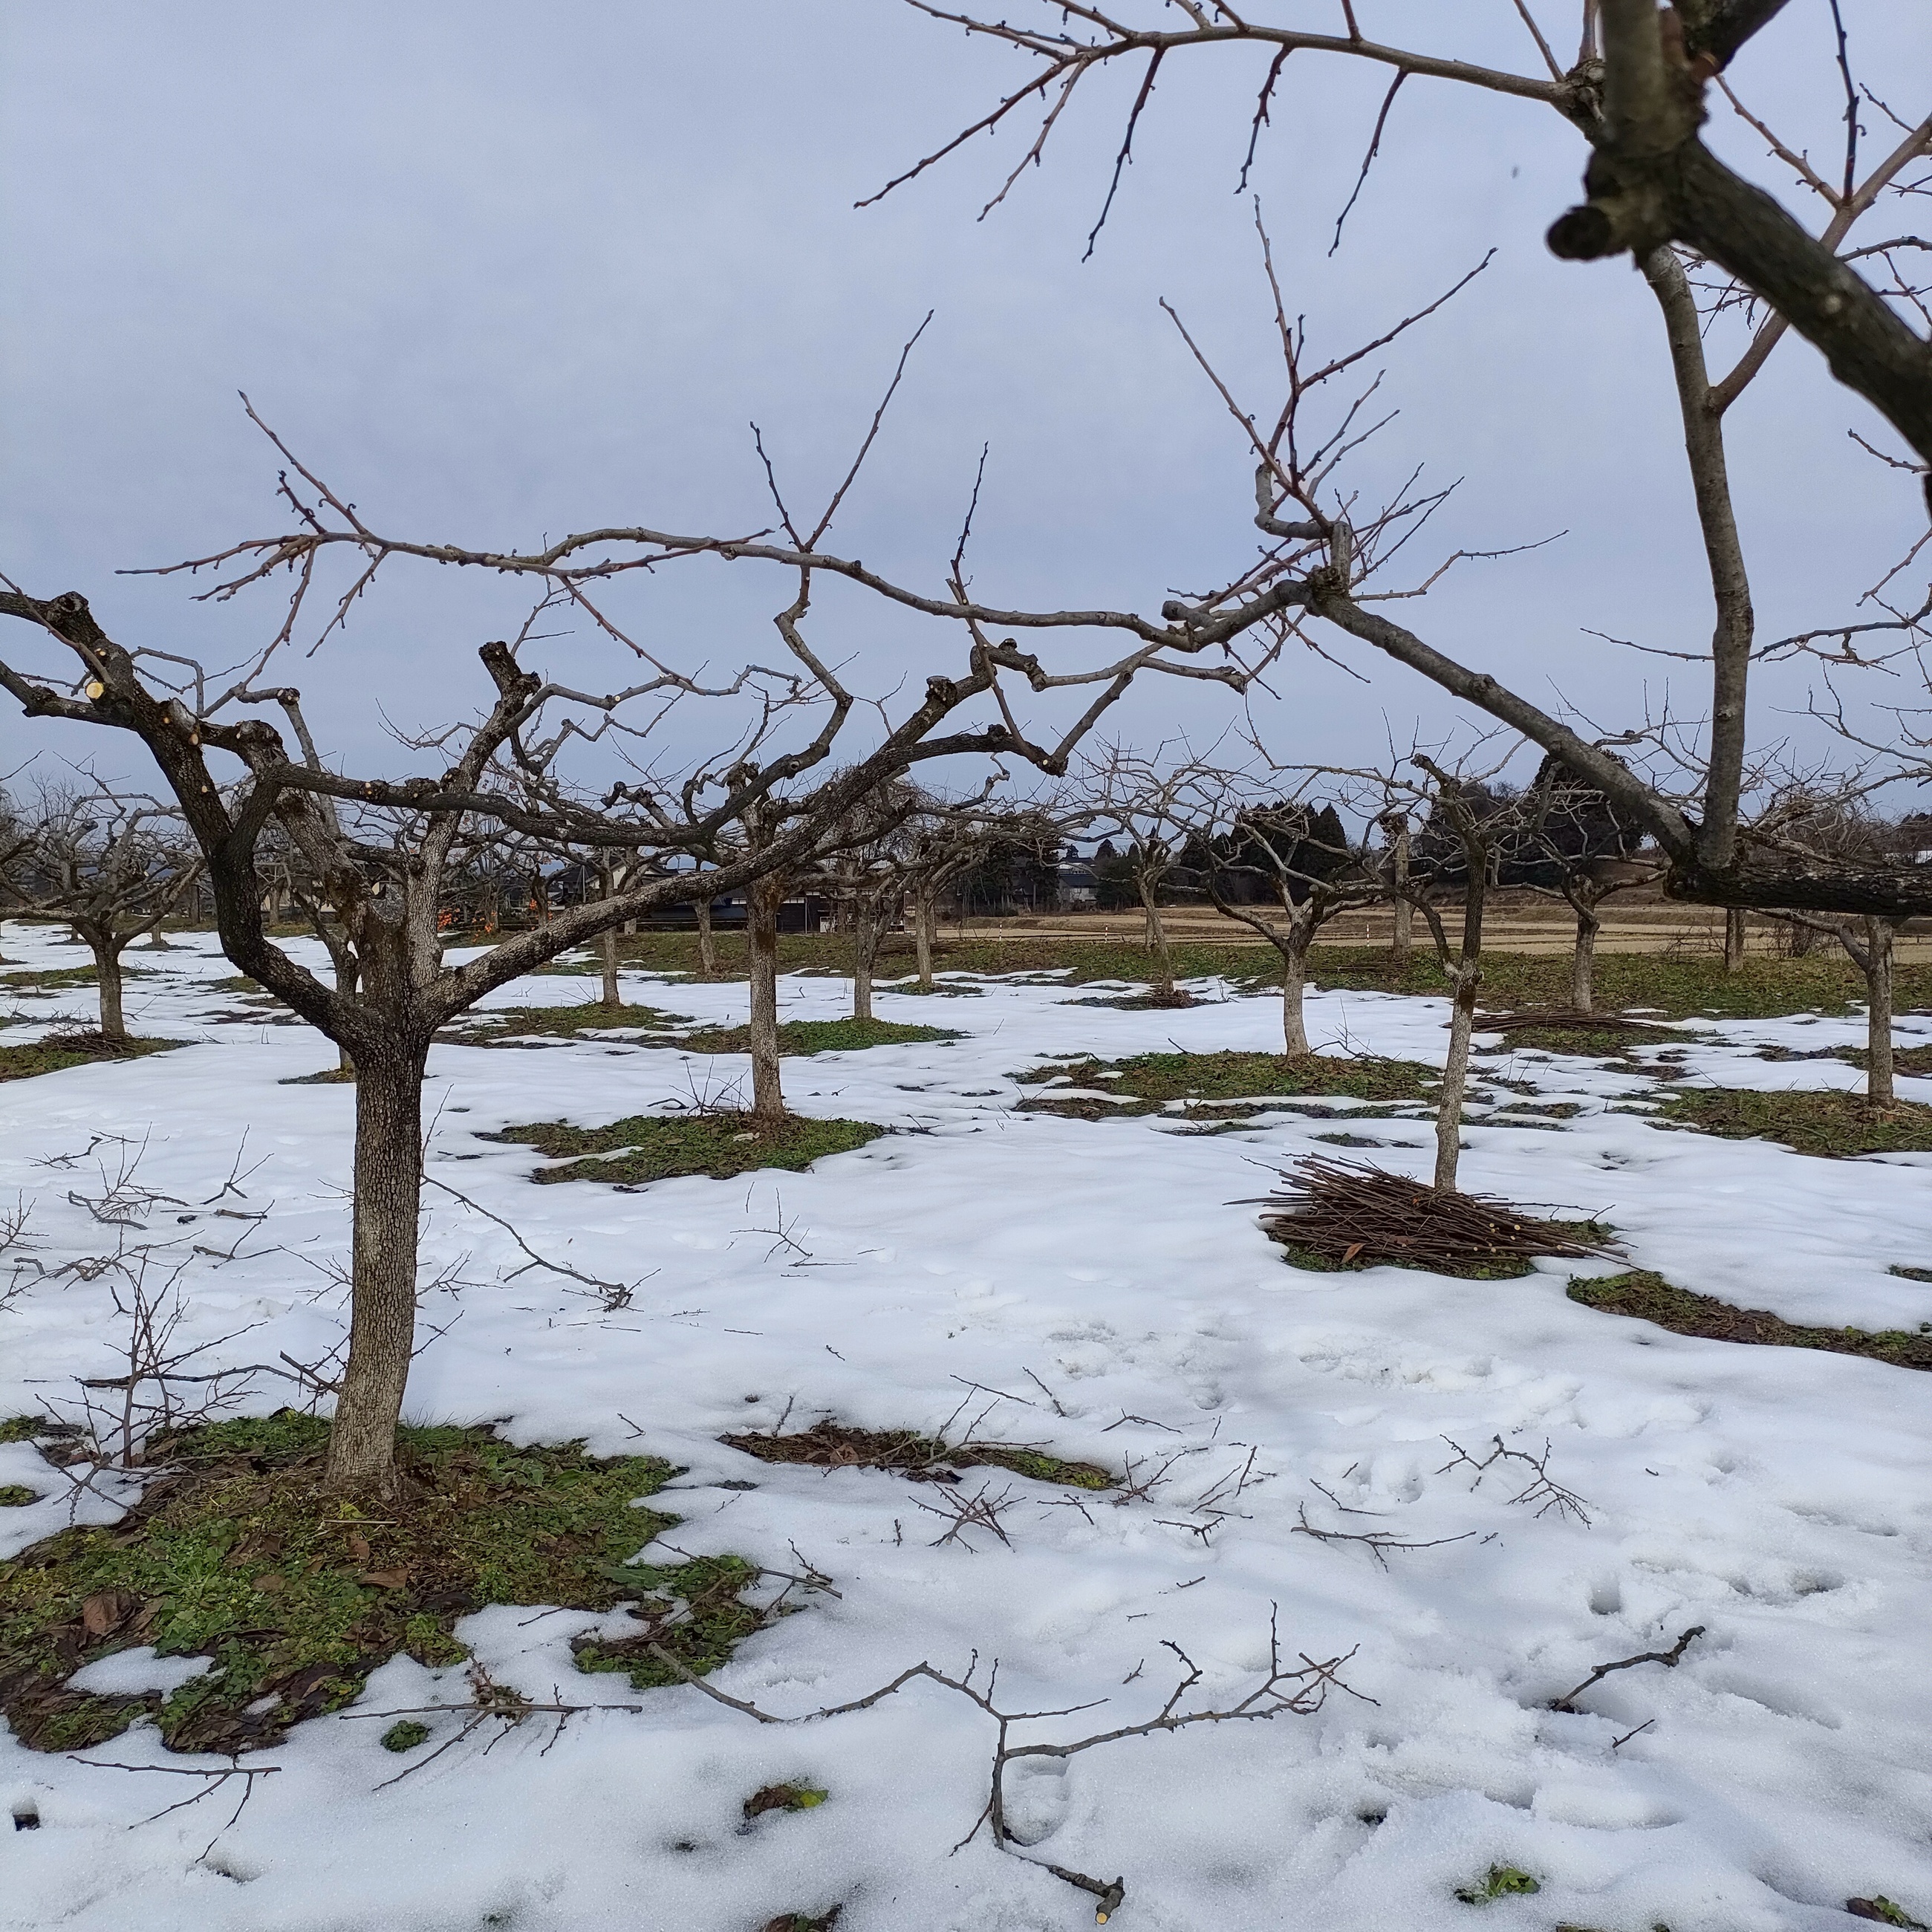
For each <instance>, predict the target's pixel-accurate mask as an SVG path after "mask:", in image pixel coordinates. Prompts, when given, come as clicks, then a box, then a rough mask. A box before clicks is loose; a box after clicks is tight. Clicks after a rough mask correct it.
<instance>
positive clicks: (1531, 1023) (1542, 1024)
mask: <svg viewBox="0 0 1932 1932" xmlns="http://www.w3.org/2000/svg"><path fill="white" fill-rule="evenodd" d="M1656 1025H1657V1022H1655V1020H1633V1019H1625V1017H1624V1016H1623V1015H1622V1013H1585V1012H1583V1011H1582V1010H1580V1008H1578V1007H1523V1008H1522V1009H1521V1010H1519V1011H1517V1012H1514V1013H1478V1015H1477V1016H1476V1031H1478V1033H1526V1032H1529V1031H1551V1032H1555V1031H1558V1030H1559V1029H1561V1030H1563V1031H1571V1030H1573V1029H1574V1031H1577V1032H1579V1033H1649V1032H1651V1031H1653V1030H1654V1029H1655V1027H1656Z"/></svg>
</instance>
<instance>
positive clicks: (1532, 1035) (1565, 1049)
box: [1473, 1022, 1685, 1060]
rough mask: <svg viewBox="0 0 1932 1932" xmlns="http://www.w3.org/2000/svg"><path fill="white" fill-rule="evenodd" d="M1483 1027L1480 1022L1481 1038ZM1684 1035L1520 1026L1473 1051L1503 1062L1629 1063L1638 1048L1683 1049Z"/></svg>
mask: <svg viewBox="0 0 1932 1932" xmlns="http://www.w3.org/2000/svg"><path fill="white" fill-rule="evenodd" d="M1482 1030H1483V1029H1482V1025H1481V1022H1478V1024H1477V1027H1476V1031H1477V1033H1478V1035H1479V1036H1480V1035H1481V1032H1482ZM1684 1043H1685V1040H1684V1036H1683V1034H1681V1033H1673V1032H1672V1031H1670V1029H1669V1028H1667V1027H1604V1028H1592V1027H1516V1028H1512V1029H1511V1031H1509V1032H1508V1033H1507V1034H1504V1035H1503V1037H1502V1041H1501V1043H1500V1044H1499V1045H1497V1046H1479V1047H1477V1048H1475V1049H1473V1051H1474V1052H1475V1055H1476V1056H1477V1057H1478V1058H1487V1059H1490V1060H1499V1059H1503V1058H1507V1057H1508V1055H1511V1054H1513V1053H1521V1052H1525V1051H1527V1052H1531V1053H1569V1054H1575V1055H1579V1056H1580V1057H1581V1058H1584V1059H1588V1060H1626V1059H1628V1058H1629V1053H1630V1049H1631V1048H1632V1047H1634V1046H1683V1045H1684Z"/></svg>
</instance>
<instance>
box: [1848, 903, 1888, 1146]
mask: <svg viewBox="0 0 1932 1932" xmlns="http://www.w3.org/2000/svg"><path fill="white" fill-rule="evenodd" d="M1834 930H1835V932H1836V933H1837V935H1838V944H1840V945H1841V946H1842V947H1843V948H1844V949H1845V950H1846V953H1849V954H1850V956H1851V959H1852V965H1855V966H1856V967H1857V968H1858V971H1860V972H1861V973H1862V974H1864V976H1865V1059H1866V1067H1867V1071H1866V1075H1865V1099H1866V1100H1867V1103H1869V1104H1870V1105H1871V1106H1874V1107H1884V1108H1891V1107H1895V1106H1897V1104H1898V1092H1897V1088H1896V1086H1895V1085H1894V1081H1893V1071H1892V1053H1891V1016H1892V989H1891V978H1892V961H1893V954H1894V941H1895V939H1896V938H1897V928H1896V927H1895V926H1894V925H1893V924H1892V922H1891V920H1890V919H1874V918H1872V917H1870V916H1867V918H1866V919H1865V920H1864V924H1863V926H1862V928H1861V927H1859V926H1855V925H1853V924H1852V922H1851V921H1850V920H1849V919H1846V920H1844V921H1842V922H1841V923H1840V924H1839V925H1838V926H1836V927H1835V929H1834Z"/></svg>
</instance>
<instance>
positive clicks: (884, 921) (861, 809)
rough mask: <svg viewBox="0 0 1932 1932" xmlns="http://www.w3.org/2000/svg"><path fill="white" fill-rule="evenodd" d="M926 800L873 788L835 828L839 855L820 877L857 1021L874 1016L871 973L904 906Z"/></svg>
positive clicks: (890, 787) (905, 787) (895, 788)
mask: <svg viewBox="0 0 1932 1932" xmlns="http://www.w3.org/2000/svg"><path fill="white" fill-rule="evenodd" d="M924 802H925V801H924V800H923V799H922V798H921V796H920V794H919V792H918V791H917V790H916V788H915V787H913V786H911V785H909V784H905V783H904V781H889V782H888V783H886V784H880V785H878V786H876V787H874V789H873V790H871V791H869V792H868V793H866V794H865V796H864V797H862V799H859V802H858V803H857V804H856V805H854V806H853V808H852V809H851V811H849V812H848V813H847V814H846V815H845V817H844V818H843V819H841V820H840V821H839V822H838V824H836V825H835V826H833V827H832V830H831V833H830V836H831V838H832V841H834V842H835V846H836V848H837V849H836V850H835V851H834V852H833V853H832V855H831V856H830V857H829V859H827V860H826V865H825V868H824V871H823V874H821V877H822V878H823V883H824V885H825V887H826V890H827V892H829V895H830V896H831V898H832V902H833V904H835V907H837V909H838V919H839V923H840V924H841V926H843V927H844V931H845V933H846V935H847V943H848V947H849V950H850V959H851V965H852V1017H853V1019H855V1020H869V1019H871V1017H872V970H873V968H874V966H876V965H877V963H878V957H879V947H880V944H881V942H882V941H883V940H884V938H885V936H886V932H888V931H889V929H890V928H891V926H892V922H893V921H894V920H895V919H896V918H897V917H898V911H899V908H900V907H901V906H902V905H903V904H904V901H905V894H906V881H907V873H908V871H909V870H910V864H911V860H912V857H913V849H914V839H913V832H912V830H911V828H910V823H909V821H910V820H911V818H912V817H913V814H915V813H916V812H917V811H919V809H920V808H921V806H922V805H923V803H924Z"/></svg>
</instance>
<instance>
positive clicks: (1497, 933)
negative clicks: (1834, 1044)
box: [944, 891, 1932, 960]
mask: <svg viewBox="0 0 1932 1932" xmlns="http://www.w3.org/2000/svg"><path fill="white" fill-rule="evenodd" d="M1601 917H1602V919H1603V922H1604V929H1603V931H1602V932H1601V934H1600V935H1598V940H1597V950H1598V953H1676V954H1680V955H1681V954H1691V955H1698V954H1709V955H1715V954H1718V953H1722V952H1723V951H1724V914H1723V913H1722V912H1721V911H1720V910H1718V909H1717V908H1716V907H1712V906H1687V905H1679V904H1674V903H1673V902H1672V901H1670V900H1667V899H1665V898H1662V897H1661V895H1657V894H1655V893H1643V892H1631V893H1629V894H1628V895H1625V896H1623V897H1621V898H1613V899H1611V900H1610V901H1609V902H1608V903H1607V904H1606V905H1605V906H1604V908H1603V910H1602V913H1601ZM1442 920H1443V924H1444V925H1445V927H1446V928H1447V929H1448V932H1449V935H1450V937H1451V939H1452V940H1454V939H1458V938H1460V936H1461V933H1462V927H1463V921H1462V913H1461V910H1460V907H1454V906H1445V907H1442ZM1161 922H1162V923H1163V925H1164V926H1166V929H1167V935H1168V938H1169V939H1170V940H1171V941H1173V942H1174V943H1175V944H1176V945H1182V944H1186V945H1195V946H1202V945H1205V946H1262V945H1265V944H1267V942H1266V941H1265V940H1262V938H1259V936H1258V935H1256V934H1255V933H1254V932H1252V931H1251V930H1250V929H1249V928H1247V926H1243V925H1242V924H1241V922H1240V921H1239V920H1238V919H1229V918H1228V917H1227V916H1226V915H1225V914H1223V913H1218V912H1217V911H1216V910H1214V907H1211V906H1165V907H1163V908H1162V909H1161ZM1145 931H1146V929H1145V922H1144V921H1143V920H1142V916H1141V915H1140V913H1138V912H1081V913H1042V914H1040V915H1039V916H1031V915H1029V914H1027V913H1020V914H1019V915H1017V916H1014V917H1012V918H1008V919H968V920H966V921H965V922H964V923H963V924H960V923H956V922H954V921H953V920H950V919H949V920H948V921H947V922H946V924H945V926H944V933H945V935H946V936H947V938H959V939H967V940H990V941H999V940H1041V939H1078V940H1085V941H1089V942H1091V941H1095V940H1106V939H1115V940H1118V941H1120V942H1121V944H1123V945H1127V946H1136V945H1139V944H1142V943H1143V941H1144V940H1145ZM1784 931H1785V929H1784V928H1782V927H1781V926H1779V924H1778V922H1776V921H1775V920H1772V919H1765V918H1763V917H1760V916H1759V915H1758V914H1757V913H1748V914H1747V915H1746V918H1745V950H1746V951H1747V952H1748V953H1754V954H1757V955H1760V956H1765V957H1770V956H1775V955H1777V954H1779V953H1781V952H1783V951H1784V950H1785V949H1784V947H1783V946H1782V945H1781V943H1780V942H1781V940H1782V939H1783V938H1784ZM1390 936H1391V914H1390V913H1389V910H1388V907H1375V908H1374V909H1373V910H1370V911H1367V912H1360V913H1345V914H1344V915H1343V916H1342V917H1341V918H1340V919H1337V920H1336V921H1335V922H1334V923H1333V924H1332V925H1331V926H1328V927H1326V928H1325V929H1324V930H1323V932H1322V937H1321V938H1320V940H1319V941H1317V942H1316V943H1317V945H1318V946H1351V947H1360V946H1386V945H1387V944H1388V943H1389V939H1390ZM1483 937H1484V950H1486V951H1490V952H1495V953H1529V954H1539V953H1547V954H1556V953H1568V952H1569V950H1571V946H1572V945H1573V944H1574V941H1575V937H1576V921H1575V919H1574V916H1573V915H1572V914H1571V911H1570V909H1569V907H1568V906H1566V905H1564V904H1562V903H1561V902H1560V901H1551V900H1549V899H1546V898H1541V897H1539V896H1538V895H1536V894H1535V893H1533V892H1519V891H1508V892H1497V893H1496V894H1494V895H1493V896H1492V897H1491V898H1490V905H1489V910H1488V912H1487V915H1486V916H1485V917H1484V922H1483ZM1415 940H1416V944H1418V946H1422V947H1426V946H1427V944H1429V932H1428V929H1427V926H1424V923H1423V922H1422V921H1421V919H1419V918H1418V919H1417V920H1416V922H1415ZM1817 946H1818V947H1819V948H1820V949H1821V950H1828V951H1829V952H1832V953H1836V952H1837V951H1838V947H1837V945H1836V944H1835V942H1834V941H1832V940H1831V939H1830V938H1829V937H1828V936H1827V935H1824V934H1822V933H1821V934H1820V935H1819V936H1818V938H1817ZM1897 951H1898V956H1899V958H1900V959H1924V960H1932V920H1917V919H1915V920H1913V921H1912V922H1911V923H1910V924H1909V925H1908V926H1906V927H1905V928H1904V929H1902V930H1901V931H1900V934H1899V935H1898V941H1897Z"/></svg>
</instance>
